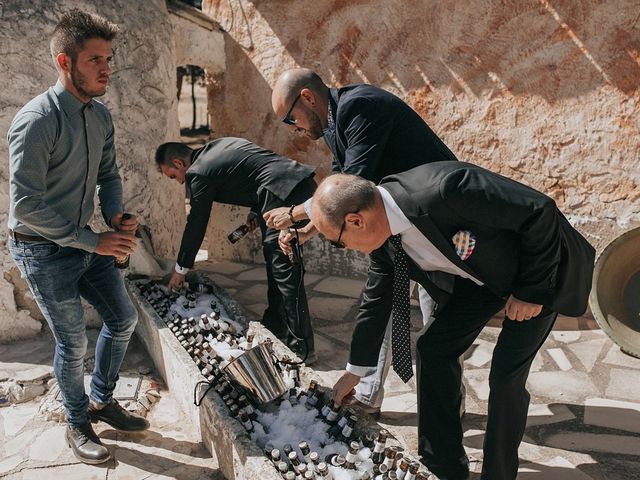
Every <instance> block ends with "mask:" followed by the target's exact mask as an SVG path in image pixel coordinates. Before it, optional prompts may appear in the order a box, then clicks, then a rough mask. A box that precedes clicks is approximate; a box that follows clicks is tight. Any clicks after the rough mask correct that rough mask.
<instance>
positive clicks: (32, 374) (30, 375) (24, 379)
mask: <svg viewBox="0 0 640 480" xmlns="http://www.w3.org/2000/svg"><path fill="white" fill-rule="evenodd" d="M51 377H53V365H34V366H33V367H32V368H28V369H26V370H21V371H19V372H16V375H15V377H14V380H15V381H16V382H17V383H35V382H37V381H39V380H45V379H48V378H51Z"/></svg>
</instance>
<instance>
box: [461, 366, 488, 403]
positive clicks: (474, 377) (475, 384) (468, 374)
mask: <svg viewBox="0 0 640 480" xmlns="http://www.w3.org/2000/svg"><path fill="white" fill-rule="evenodd" d="M464 376H465V378H466V379H467V386H468V387H469V388H470V389H471V391H472V392H473V393H474V394H475V396H476V397H478V399H480V400H488V399H489V369H488V368H481V369H477V370H470V369H465V371H464Z"/></svg>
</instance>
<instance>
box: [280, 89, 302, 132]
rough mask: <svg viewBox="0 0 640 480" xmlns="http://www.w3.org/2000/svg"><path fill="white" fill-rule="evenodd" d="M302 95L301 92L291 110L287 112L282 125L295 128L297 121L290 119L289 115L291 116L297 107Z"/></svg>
mask: <svg viewBox="0 0 640 480" xmlns="http://www.w3.org/2000/svg"><path fill="white" fill-rule="evenodd" d="M301 94H302V92H300V93H299V94H298V96H297V97H296V98H295V100H294V101H293V103H292V104H291V108H290V109H289V110H288V111H287V113H286V114H285V116H284V117H282V123H286V124H287V125H293V126H295V124H296V121H295V120H293V119H291V118H289V115H291V112H292V111H293V109H294V107H295V106H296V103H298V100H300V95H301Z"/></svg>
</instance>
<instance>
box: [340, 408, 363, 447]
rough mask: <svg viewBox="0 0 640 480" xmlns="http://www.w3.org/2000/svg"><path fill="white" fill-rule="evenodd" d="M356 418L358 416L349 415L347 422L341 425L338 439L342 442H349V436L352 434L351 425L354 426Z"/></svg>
mask: <svg viewBox="0 0 640 480" xmlns="http://www.w3.org/2000/svg"><path fill="white" fill-rule="evenodd" d="M357 420H358V417H356V416H355V415H352V416H350V417H349V419H348V420H347V424H346V425H345V426H344V427H342V430H341V431H340V435H339V437H338V440H340V441H342V442H344V443H349V442H350V441H351V437H352V435H353V427H354V426H355V424H356V421H357Z"/></svg>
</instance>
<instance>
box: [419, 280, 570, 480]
mask: <svg viewBox="0 0 640 480" xmlns="http://www.w3.org/2000/svg"><path fill="white" fill-rule="evenodd" d="M504 305H505V300H504V299H502V298H499V297H497V296H495V295H494V294H493V293H491V292H490V291H489V289H488V288H486V287H484V286H479V285H476V284H475V283H474V282H472V281H471V280H467V279H463V278H461V277H456V279H455V285H454V290H453V294H452V296H451V298H450V299H449V301H448V302H447V303H446V305H444V306H443V307H442V309H440V311H438V312H437V313H436V315H435V316H436V319H435V321H434V323H433V324H432V325H431V327H430V328H429V329H428V330H426V331H422V332H420V333H419V336H418V340H417V381H418V438H419V440H418V442H419V443H418V448H419V453H420V455H422V462H423V463H424V464H425V465H427V467H429V469H430V470H432V471H433V472H434V473H435V474H436V475H438V476H439V477H443V478H447V479H450V480H462V479H466V478H468V475H469V465H468V459H467V456H466V454H465V451H464V447H463V445H462V438H463V432H462V423H461V420H460V416H459V409H460V402H461V400H462V398H461V394H460V386H461V382H462V369H461V367H460V364H459V362H458V358H459V357H460V355H462V354H463V353H464V352H465V351H466V350H467V349H468V348H469V347H470V346H471V345H472V343H473V341H474V340H475V339H476V337H477V336H478V335H479V334H480V331H481V330H482V328H483V327H484V326H485V324H486V323H487V322H488V321H489V320H490V319H491V317H492V316H493V315H495V314H496V313H498V312H499V311H500V310H501V309H502V308H503V307H504ZM556 316H557V314H556V313H555V312H552V311H550V310H548V309H546V308H543V310H542V312H541V314H540V315H538V316H537V317H535V318H532V319H531V320H528V321H523V322H516V321H513V320H510V319H508V318H505V319H504V321H503V323H502V331H501V332H500V335H499V337H498V341H497V343H496V347H495V349H494V352H493V358H492V361H491V371H490V374H489V387H490V394H489V406H488V417H487V429H486V433H485V438H484V445H483V450H484V462H483V468H482V477H481V478H482V479H483V480H515V478H516V475H517V471H518V446H519V445H520V442H521V440H522V437H523V435H524V430H525V426H526V421H527V412H528V409H529V393H528V392H527V389H526V386H525V384H526V381H527V377H528V375H529V369H530V368H531V363H532V362H533V359H534V357H535V355H536V353H537V352H538V350H539V349H540V347H541V346H542V344H543V342H544V341H545V339H546V338H547V336H548V335H549V332H550V331H551V328H552V327H553V324H554V322H555V319H556Z"/></svg>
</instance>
